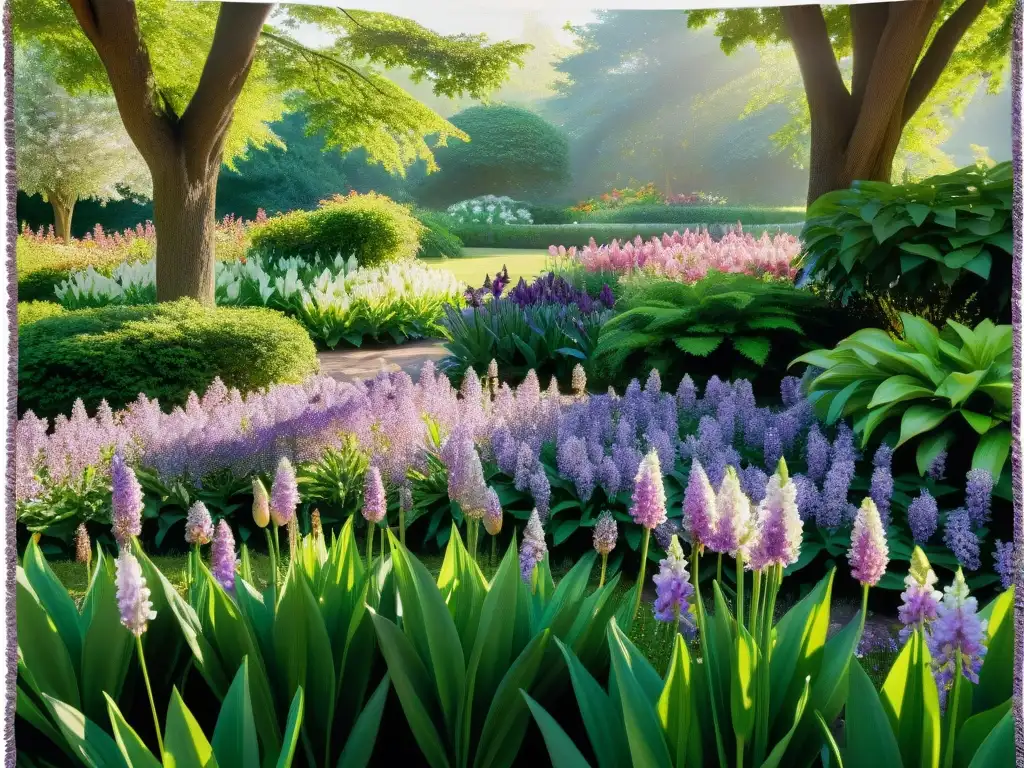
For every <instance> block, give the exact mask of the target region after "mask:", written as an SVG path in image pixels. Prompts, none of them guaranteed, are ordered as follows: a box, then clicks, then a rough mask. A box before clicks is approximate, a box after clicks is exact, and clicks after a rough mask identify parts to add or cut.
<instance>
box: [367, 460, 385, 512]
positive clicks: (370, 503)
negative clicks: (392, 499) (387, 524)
mask: <svg viewBox="0 0 1024 768" xmlns="http://www.w3.org/2000/svg"><path fill="white" fill-rule="evenodd" d="M387 514H388V502H387V497H386V496H385V493H384V481H383V480H382V479H381V477H380V469H378V468H377V467H376V466H372V465H371V466H370V467H369V469H367V470H366V477H365V478H364V479H363V517H364V518H365V519H366V522H368V523H369V524H370V525H376V524H377V523H379V522H380V521H381V520H383V519H384V518H385V517H386V516H387Z"/></svg>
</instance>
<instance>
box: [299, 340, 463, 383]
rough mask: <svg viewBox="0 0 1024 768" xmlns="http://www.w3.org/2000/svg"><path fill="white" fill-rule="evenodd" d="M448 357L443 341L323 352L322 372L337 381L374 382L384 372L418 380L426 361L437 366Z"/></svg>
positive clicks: (414, 342) (424, 341)
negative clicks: (399, 373) (406, 375)
mask: <svg viewBox="0 0 1024 768" xmlns="http://www.w3.org/2000/svg"><path fill="white" fill-rule="evenodd" d="M444 355H445V349H444V347H443V346H442V344H441V342H440V341H437V340H436V339H426V340H422V341H407V342H406V343H404V344H399V345H398V346H391V347H377V348H364V349H334V350H327V351H324V352H321V353H320V354H319V355H317V357H319V358H320V369H321V372H322V373H324V374H325V375H327V376H330V377H331V378H334V379H337V380H338V381H360V380H362V379H372V378H373V377H374V376H376V375H377V374H378V373H380V372H381V371H382V370H384V371H398V370H402V371H405V372H406V373H408V374H409V375H410V376H412V378H413V379H415V378H416V377H417V376H419V373H420V369H421V368H422V367H423V364H424V363H425V362H427V360H433V361H434V362H435V363H436V362H437V361H438V360H440V359H441V358H442V357H444Z"/></svg>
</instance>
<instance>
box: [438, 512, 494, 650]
mask: <svg viewBox="0 0 1024 768" xmlns="http://www.w3.org/2000/svg"><path fill="white" fill-rule="evenodd" d="M437 586H438V588H439V589H440V590H441V594H442V595H443V596H444V599H445V601H446V602H447V603H448V611H449V613H451V615H452V620H453V621H454V622H455V627H456V629H457V630H458V632H459V637H460V638H461V639H462V648H463V649H465V652H466V653H467V654H468V653H469V652H470V650H471V649H472V648H473V644H474V641H475V640H476V638H477V627H478V625H479V623H480V609H481V606H482V605H483V602H484V596H485V595H486V594H487V580H486V579H485V578H484V575H483V573H482V572H481V571H480V566H478V565H477V564H476V562H475V561H474V560H473V558H472V557H470V556H469V552H468V551H467V550H466V548H465V546H464V545H463V543H462V536H460V535H459V529H458V527H457V526H456V525H455V522H454V521H453V522H452V528H451V535H450V536H449V537H448V546H447V547H445V555H444V562H443V563H442V564H441V572H440V574H438V577H437Z"/></svg>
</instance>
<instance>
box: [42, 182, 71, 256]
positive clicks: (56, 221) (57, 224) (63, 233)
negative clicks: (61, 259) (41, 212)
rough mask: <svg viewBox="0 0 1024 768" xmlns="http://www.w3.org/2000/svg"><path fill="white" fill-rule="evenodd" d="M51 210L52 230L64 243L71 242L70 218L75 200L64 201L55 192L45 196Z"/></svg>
mask: <svg viewBox="0 0 1024 768" xmlns="http://www.w3.org/2000/svg"><path fill="white" fill-rule="evenodd" d="M46 199H47V200H49V201H50V207H52V208H53V229H54V232H56V233H57V237H59V238H61V239H62V240H63V241H64V242H65V243H70V242H71V217H72V215H74V212H75V200H73V199H72V200H65V199H63V198H62V197H60V196H59V195H58V194H56V193H55V192H50V193H48V194H47V195H46Z"/></svg>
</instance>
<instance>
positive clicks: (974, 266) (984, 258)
mask: <svg viewBox="0 0 1024 768" xmlns="http://www.w3.org/2000/svg"><path fill="white" fill-rule="evenodd" d="M964 269H966V270H967V271H968V272H973V273H974V274H976V275H977V276H978V277H980V278H982V279H983V280H988V279H989V275H990V274H991V272H992V254H991V253H989V252H988V251H982V252H981V253H979V254H978V255H977V256H975V257H974V258H973V259H971V260H970V261H968V262H967V263H966V264H964Z"/></svg>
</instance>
